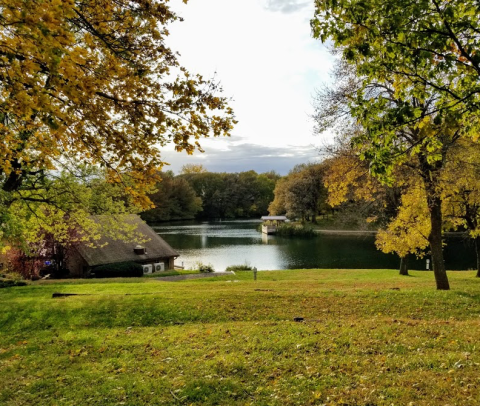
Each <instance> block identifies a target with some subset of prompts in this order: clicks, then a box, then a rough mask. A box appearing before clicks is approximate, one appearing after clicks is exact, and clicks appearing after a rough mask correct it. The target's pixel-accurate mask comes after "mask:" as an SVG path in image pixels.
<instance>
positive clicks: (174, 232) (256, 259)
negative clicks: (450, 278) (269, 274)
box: [152, 220, 475, 271]
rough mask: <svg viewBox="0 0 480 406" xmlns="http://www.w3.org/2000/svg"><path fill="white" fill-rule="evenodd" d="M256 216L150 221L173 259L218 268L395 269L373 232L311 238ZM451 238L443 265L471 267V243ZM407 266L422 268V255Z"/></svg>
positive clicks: (396, 262)
mask: <svg viewBox="0 0 480 406" xmlns="http://www.w3.org/2000/svg"><path fill="white" fill-rule="evenodd" d="M259 224H260V221H252V220H248V221H241V220H240V221H239V220H236V221H221V222H174V223H162V224H158V225H152V227H153V228H154V229H155V230H156V231H157V233H158V234H159V235H160V236H162V237H163V238H164V239H165V240H166V241H167V242H168V243H169V244H170V245H171V246H172V247H173V248H174V249H175V250H177V251H178V252H179V253H180V257H179V258H178V259H177V261H176V264H177V265H181V264H182V262H183V264H184V266H185V268H191V267H192V266H194V265H195V263H196V262H198V261H200V262H203V263H204V264H212V265H213V266H214V268H215V270H216V271H223V270H224V269H225V268H226V267H227V266H229V265H241V264H245V263H246V264H249V265H251V266H255V267H257V268H258V269H259V270H260V269H261V270H273V269H300V268H387V269H388V268H397V267H398V265H399V260H398V258H397V257H396V256H395V255H392V254H388V255H387V254H383V253H381V252H380V251H378V250H377V249H376V248H375V244H374V240H375V237H374V236H373V235H321V236H318V237H317V238H312V239H299V238H281V237H276V236H268V238H267V236H266V235H263V234H262V233H261V232H259V231H256V228H257V226H258V225H259ZM469 245H470V244H468V243H465V242H464V241H463V239H461V238H458V237H456V238H451V239H450V241H449V242H448V246H447V248H446V250H445V258H446V265H447V269H468V268H474V267H475V257H474V252H473V246H469ZM410 267H411V269H425V259H423V260H415V261H412V263H411V266H410Z"/></svg>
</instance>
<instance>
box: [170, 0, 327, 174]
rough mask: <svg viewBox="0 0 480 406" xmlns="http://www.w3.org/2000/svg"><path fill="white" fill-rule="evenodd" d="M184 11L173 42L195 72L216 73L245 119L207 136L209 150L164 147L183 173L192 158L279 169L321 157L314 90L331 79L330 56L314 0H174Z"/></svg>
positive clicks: (216, 167) (213, 167)
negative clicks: (316, 23) (318, 29)
mask: <svg viewBox="0 0 480 406" xmlns="http://www.w3.org/2000/svg"><path fill="white" fill-rule="evenodd" d="M171 5H172V8H173V9H174V10H175V11H176V12H177V13H178V14H179V15H180V16H182V17H183V18H184V21H183V22H179V23H175V24H173V25H172V26H171V27H170V32H171V36H170V38H169V45H170V46H171V47H172V49H174V50H175V51H177V52H179V53H180V54H181V56H180V62H181V63H182V64H183V65H184V66H185V67H187V69H189V70H190V72H192V73H200V74H202V75H204V77H207V78H208V77H212V76H213V75H214V74H216V78H217V80H218V81H220V82H221V85H222V87H223V89H224V95H225V96H227V97H230V98H232V102H231V106H232V107H233V109H234V111H235V115H236V118H237V120H238V121H239V123H238V124H237V125H236V127H235V129H234V130H233V132H232V135H231V137H230V138H222V139H218V138H216V139H208V140H203V141H201V144H202V147H203V148H204V149H205V153H204V154H201V153H195V154H194V155H193V156H187V155H186V154H185V153H176V152H174V151H169V150H167V151H165V152H164V158H165V160H166V161H167V162H169V163H170V164H171V166H170V167H167V168H165V169H171V170H173V171H174V172H176V173H178V172H179V171H180V169H181V167H182V165H184V164H186V163H201V164H203V165H204V166H205V167H206V168H207V169H208V170H210V171H213V172H240V171H246V170H250V169H253V170H256V171H257V172H265V171H269V170H275V171H277V172H279V173H281V174H286V173H287V172H288V171H289V170H290V169H291V168H292V167H293V166H294V165H296V164H298V163H305V162H309V161H314V160H318V153H317V151H316V149H315V146H314V145H320V144H321V143H322V139H321V138H320V137H318V136H317V137H315V136H314V135H313V131H312V129H313V123H312V121H311V119H310V117H309V116H310V115H311V114H312V112H313V107H312V96H313V95H314V93H315V89H317V88H319V87H320V86H321V85H322V83H325V82H327V81H328V80H329V71H330V68H331V57H330V55H329V54H328V51H327V50H326V48H325V46H324V45H322V44H321V43H320V41H317V40H314V39H312V38H311V35H310V25H309V20H310V18H311V17H312V15H313V2H312V1H311V0H310V1H305V0H189V2H188V4H187V5H185V4H183V2H181V1H180V0H172V2H171Z"/></svg>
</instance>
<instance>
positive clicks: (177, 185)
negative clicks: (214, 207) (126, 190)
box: [141, 171, 202, 222]
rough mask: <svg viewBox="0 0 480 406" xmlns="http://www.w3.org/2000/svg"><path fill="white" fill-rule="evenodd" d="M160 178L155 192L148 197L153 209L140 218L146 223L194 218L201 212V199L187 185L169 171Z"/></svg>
mask: <svg viewBox="0 0 480 406" xmlns="http://www.w3.org/2000/svg"><path fill="white" fill-rule="evenodd" d="M160 176H161V178H162V181H161V182H160V183H158V184H157V191H156V192H155V193H153V194H151V195H150V196H149V197H150V200H151V201H152V203H153V204H154V205H155V208H153V209H150V210H147V211H145V212H143V213H142V214H141V216H142V218H143V219H144V220H145V221H147V222H156V221H168V220H188V219H193V218H195V216H196V215H197V213H198V212H200V211H201V210H202V199H200V198H199V197H198V196H197V195H196V194H195V191H194V190H193V188H192V187H191V186H190V185H189V183H188V182H187V181H186V180H185V179H183V178H181V177H175V176H174V175H173V172H171V171H169V172H164V173H162V174H161V175H160Z"/></svg>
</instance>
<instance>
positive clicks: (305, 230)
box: [277, 224, 317, 238]
mask: <svg viewBox="0 0 480 406" xmlns="http://www.w3.org/2000/svg"><path fill="white" fill-rule="evenodd" d="M277 235H278V236H280V237H307V238H312V237H315V236H316V235H317V234H316V233H315V230H314V229H313V228H311V227H307V226H295V225H293V224H282V225H280V226H279V227H278V228H277Z"/></svg>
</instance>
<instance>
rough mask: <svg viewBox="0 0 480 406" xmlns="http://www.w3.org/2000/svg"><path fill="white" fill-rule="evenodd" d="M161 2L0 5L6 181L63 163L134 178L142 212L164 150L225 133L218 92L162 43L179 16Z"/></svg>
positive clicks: (4, 0) (227, 113) (1, 162)
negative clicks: (91, 166)
mask: <svg viewBox="0 0 480 406" xmlns="http://www.w3.org/2000/svg"><path fill="white" fill-rule="evenodd" d="M167 3H168V1H167V0H159V1H156V0H143V1H138V2H122V1H115V0H96V1H86V2H85V1H79V0H42V1H27V0H20V1H19V0H0V16H1V18H0V62H1V63H0V79H1V81H2V86H1V88H0V99H1V103H2V110H1V113H0V141H1V142H0V174H2V175H4V179H5V183H7V182H8V179H12V180H15V181H21V180H22V179H23V178H22V177H21V176H20V175H25V174H28V173H33V172H36V171H39V170H43V169H53V168H57V167H58V162H61V161H62V159H63V158H64V157H65V156H68V157H70V158H73V159H76V160H81V161H82V162H89V163H91V164H98V165H101V166H103V167H106V168H109V175H112V174H115V176H117V177H118V176H120V177H125V176H129V177H131V178H133V179H134V182H132V183H131V184H130V189H129V192H130V193H131V194H132V196H133V197H134V199H135V200H136V201H137V202H138V203H139V204H142V205H144V206H149V204H150V203H149V201H148V199H147V198H146V197H145V191H146V189H148V187H149V185H152V184H154V183H155V182H156V181H157V180H158V179H157V178H156V177H155V176H154V174H156V173H157V172H158V171H159V170H160V169H161V167H162V165H163V160H162V157H161V153H160V148H161V147H162V146H164V145H166V144H167V143H170V142H173V143H174V144H175V145H176V149H177V150H179V151H182V150H185V151H186V152H188V153H192V152H193V151H194V150H195V149H197V150H201V147H200V146H199V144H198V141H197V140H198V138H200V137H205V136H209V135H213V136H219V135H228V134H229V132H230V130H231V129H232V126H233V124H234V123H235V120H234V118H233V112H232V110H231V109H230V108H229V107H228V105H227V101H226V99H225V98H222V97H218V95H217V94H216V93H218V92H219V91H221V89H220V88H219V87H218V86H217V84H215V83H213V82H210V81H206V80H204V79H203V78H202V77H201V76H195V75H191V74H189V73H188V71H187V70H186V69H185V68H183V67H181V66H180V65H179V63H178V61H177V59H176V55H175V53H174V52H173V51H172V50H170V49H169V48H168V47H166V46H165V39H166V37H167V35H168V30H167V29H166V27H167V25H168V24H169V23H171V22H173V21H176V20H177V19H178V17H177V16H176V15H175V14H174V13H173V12H172V11H171V10H170V9H169V8H168V6H167ZM15 174H16V175H18V176H16V177H15V176H14V175H15ZM18 183H19V182H16V183H15V182H10V183H8V189H9V190H15V188H18ZM20 183H21V182H20Z"/></svg>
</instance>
